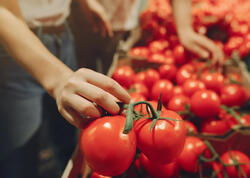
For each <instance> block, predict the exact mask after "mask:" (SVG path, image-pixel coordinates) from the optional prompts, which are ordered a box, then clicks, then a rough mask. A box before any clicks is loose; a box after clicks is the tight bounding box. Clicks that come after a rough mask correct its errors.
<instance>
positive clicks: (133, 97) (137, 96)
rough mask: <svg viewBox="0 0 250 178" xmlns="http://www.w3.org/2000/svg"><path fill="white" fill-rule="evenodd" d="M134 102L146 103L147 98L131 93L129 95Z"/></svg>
mask: <svg viewBox="0 0 250 178" xmlns="http://www.w3.org/2000/svg"><path fill="white" fill-rule="evenodd" d="M129 95H130V97H131V99H132V101H133V102H137V101H145V100H147V99H146V98H145V96H143V95H142V94H141V93H130V94H129Z"/></svg>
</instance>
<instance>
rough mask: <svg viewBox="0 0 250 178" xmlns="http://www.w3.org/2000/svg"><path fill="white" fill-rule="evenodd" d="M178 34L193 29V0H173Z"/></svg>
mask: <svg viewBox="0 0 250 178" xmlns="http://www.w3.org/2000/svg"><path fill="white" fill-rule="evenodd" d="M171 4H172V8H173V15H174V19H175V23H176V28H177V32H178V34H180V33H181V31H185V30H191V29H192V18H191V6H192V4H191V0H171Z"/></svg>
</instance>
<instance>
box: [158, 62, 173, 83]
mask: <svg viewBox="0 0 250 178" xmlns="http://www.w3.org/2000/svg"><path fill="white" fill-rule="evenodd" d="M158 71H159V74H160V77H161V79H168V80H171V81H173V80H174V79H175V76H176V73H177V68H176V66H175V65H173V64H165V65H161V66H160V67H159V69H158Z"/></svg>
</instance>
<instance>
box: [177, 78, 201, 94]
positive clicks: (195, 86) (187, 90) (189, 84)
mask: <svg viewBox="0 0 250 178" xmlns="http://www.w3.org/2000/svg"><path fill="white" fill-rule="evenodd" d="M182 89H183V93H184V94H185V95H187V96H189V97H191V96H192V95H193V94H194V93H195V92H196V91H199V90H202V89H205V85H204V83H203V82H201V81H200V80H195V79H187V80H186V81H185V82H184V83H183V85H182Z"/></svg>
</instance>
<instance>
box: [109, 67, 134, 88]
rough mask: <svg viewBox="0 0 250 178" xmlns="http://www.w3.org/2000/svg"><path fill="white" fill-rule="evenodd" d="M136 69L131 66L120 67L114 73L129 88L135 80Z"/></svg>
mask: <svg viewBox="0 0 250 178" xmlns="http://www.w3.org/2000/svg"><path fill="white" fill-rule="evenodd" d="M134 76H135V73H134V70H133V69H132V68H131V67H130V66H121V67H118V68H117V69H116V70H115V72H114V73H113V75H112V78H113V79H114V80H116V81H117V82H118V83H119V84H120V85H121V86H123V87H125V88H129V87H130V85H132V84H133V82H134Z"/></svg>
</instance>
